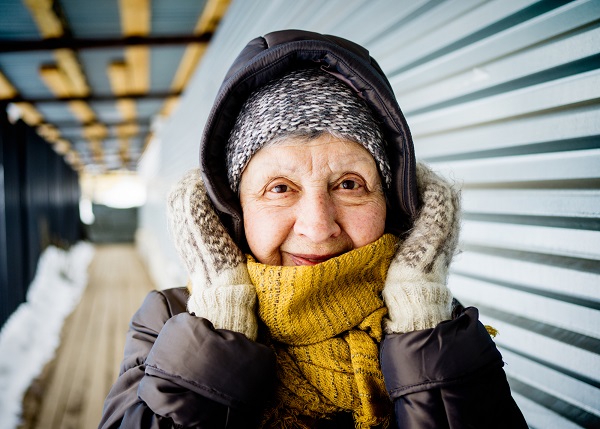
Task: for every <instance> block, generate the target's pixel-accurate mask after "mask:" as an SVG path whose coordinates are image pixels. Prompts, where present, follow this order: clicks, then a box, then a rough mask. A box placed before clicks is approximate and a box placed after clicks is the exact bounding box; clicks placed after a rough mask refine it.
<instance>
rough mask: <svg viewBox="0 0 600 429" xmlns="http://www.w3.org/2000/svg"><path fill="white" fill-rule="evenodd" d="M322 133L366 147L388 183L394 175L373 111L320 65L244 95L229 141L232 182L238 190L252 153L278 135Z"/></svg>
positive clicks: (234, 188)
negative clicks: (244, 99) (244, 98)
mask: <svg viewBox="0 0 600 429" xmlns="http://www.w3.org/2000/svg"><path fill="white" fill-rule="evenodd" d="M324 132H326V133H329V134H332V135H333V136H335V137H338V138H344V139H347V140H350V141H354V142H357V143H360V144H361V145H362V146H364V148H365V149H367V150H368V151H369V153H370V154H371V155H372V156H373V158H374V159H375V163H376V164H377V167H378V169H379V173H380V175H381V177H382V182H383V184H384V186H385V187H386V188H387V187H389V185H390V183H391V178H392V174H391V171H390V165H389V161H388V158H387V154H386V152H385V141H384V139H383V134H382V132H381V130H380V128H379V125H378V124H377V122H376V121H375V119H374V118H373V115H372V113H371V110H370V109H369V107H368V106H367V104H366V103H365V102H364V101H363V100H362V99H360V98H359V97H358V95H356V93H354V92H353V91H352V90H351V89H350V88H349V87H348V86H346V85H345V84H344V83H343V82H341V81H340V80H339V79H337V78H335V77H333V76H331V75H330V74H329V73H326V72H323V71H321V70H320V69H304V70H296V71H293V72H290V73H288V74H286V75H285V76H283V77H281V78H278V79H275V80H273V81H271V82H269V83H268V84H266V85H264V86H263V87H261V88H259V89H258V90H256V91H255V92H254V93H252V95H251V96H250V97H249V98H248V99H247V100H246V102H245V103H244V106H243V107H242V110H241V112H240V114H239V116H238V118H237V120H236V123H235V125H234V127H233V129H232V131H231V134H230V136H229V141H228V142H227V146H226V159H227V176H228V179H229V186H230V187H231V189H232V190H233V191H234V192H238V188H239V184H240V180H241V176H242V172H243V171H244V169H245V168H246V165H247V164H248V162H249V161H250V158H251V157H252V155H254V154H255V153H256V152H258V151H259V150H260V149H261V148H263V147H264V146H265V145H266V144H268V143H269V142H271V141H273V140H274V139H276V138H281V137H285V136H288V135H300V136H305V137H310V138H316V137H318V136H319V135H320V134H322V133H324Z"/></svg>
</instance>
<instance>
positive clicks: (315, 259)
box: [288, 253, 338, 265]
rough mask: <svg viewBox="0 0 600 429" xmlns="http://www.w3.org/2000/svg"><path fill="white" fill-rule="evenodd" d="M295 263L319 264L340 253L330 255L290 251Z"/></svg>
mask: <svg viewBox="0 0 600 429" xmlns="http://www.w3.org/2000/svg"><path fill="white" fill-rule="evenodd" d="M288 255H289V256H290V259H291V260H292V262H293V263H294V265H317V264H320V263H321V262H325V261H327V260H329V259H331V258H335V257H336V256H338V254H330V255H297V254H292V253H288Z"/></svg>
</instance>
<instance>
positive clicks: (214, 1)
mask: <svg viewBox="0 0 600 429" xmlns="http://www.w3.org/2000/svg"><path fill="white" fill-rule="evenodd" d="M230 2H231V0H208V2H207V3H206V6H204V10H203V12H202V14H201V15H200V18H199V19H198V22H197V23H196V27H195V28H194V33H195V34H203V33H213V32H214V31H215V30H216V28H217V26H218V25H219V22H220V21H221V19H222V18H223V16H224V15H225V13H226V12H227V8H228V7H229V3H230ZM206 47H207V45H206V43H193V44H190V45H189V46H188V47H187V48H186V50H185V52H184V54H183V58H182V59H181V62H180V63H179V67H178V68H177V72H176V73H175V77H174V78H173V82H171V89H172V90H173V91H182V90H183V89H184V88H185V86H186V85H187V83H188V81H189V80H190V78H191V77H192V75H193V73H194V70H195V68H196V66H197V65H198V63H199V62H200V59H201V58H202V56H203V55H204V52H205V51H206ZM176 105H177V100H174V99H172V98H170V99H168V100H167V101H166V102H165V104H164V106H163V108H162V110H161V114H162V115H165V116H168V115H170V114H171V112H172V111H173V110H174V107H175V106H176Z"/></svg>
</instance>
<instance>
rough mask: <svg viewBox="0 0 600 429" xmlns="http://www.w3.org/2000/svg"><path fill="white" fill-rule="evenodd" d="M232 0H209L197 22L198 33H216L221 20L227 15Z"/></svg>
mask: <svg viewBox="0 0 600 429" xmlns="http://www.w3.org/2000/svg"><path fill="white" fill-rule="evenodd" d="M229 3H231V0H208V2H206V6H204V11H203V12H202V15H200V19H199V20H198V22H197V23H196V28H194V32H195V33H196V34H202V33H214V32H215V30H216V29H217V27H218V26H219V22H220V21H221V19H222V18H223V17H224V16H225V13H226V12H227V8H228V7H229Z"/></svg>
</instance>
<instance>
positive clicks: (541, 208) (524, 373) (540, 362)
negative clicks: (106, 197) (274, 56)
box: [141, 0, 600, 429]
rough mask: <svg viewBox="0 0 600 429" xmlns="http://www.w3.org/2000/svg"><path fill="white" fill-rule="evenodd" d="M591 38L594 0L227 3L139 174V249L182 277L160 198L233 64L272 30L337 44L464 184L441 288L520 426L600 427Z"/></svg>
mask: <svg viewBox="0 0 600 429" xmlns="http://www.w3.org/2000/svg"><path fill="white" fill-rule="evenodd" d="M599 26H600V1H598V0H577V1H534V0H496V1H484V0H447V1H425V0H406V1H398V0H385V1H382V0H327V1H318V0H313V1H302V0H279V1H278V0H260V1H250V0H237V1H234V2H233V4H232V6H231V7H230V10H229V12H228V14H227V16H226V18H225V20H224V21H223V23H222V25H221V26H220V28H219V31H218V33H217V35H216V37H215V38H214V41H213V43H212V44H211V47H210V49H209V51H208V53H207V55H206V56H205V58H204V60H203V62H202V64H201V66H200V67H199V69H198V70H197V73H196V75H195V78H194V81H193V83H192V85H191V86H190V88H189V90H188V92H187V93H186V96H185V97H184V99H183V101H182V103H181V106H180V108H179V109H178V111H177V112H176V114H175V116H174V117H173V118H172V120H171V121H170V122H169V123H167V124H165V126H164V129H163V130H162V131H161V132H160V133H159V138H158V139H157V140H156V141H155V142H154V143H153V146H154V148H153V150H154V152H155V157H153V161H152V162H150V161H151V160H150V159H149V160H148V161H146V162H147V163H148V164H154V165H155V167H154V168H147V170H149V171H150V172H149V180H150V181H151V184H152V186H151V199H150V204H149V205H148V206H147V207H146V208H145V209H144V210H143V213H142V219H141V221H142V227H143V229H142V235H143V237H145V238H144V239H143V240H142V243H143V244H144V246H145V249H146V250H145V251H144V252H145V253H147V254H151V256H149V258H148V259H149V260H152V261H154V263H153V265H154V270H155V271H160V270H159V269H158V268H156V267H157V262H158V266H161V267H166V268H165V269H163V271H165V270H166V273H165V272H163V273H162V274H161V273H158V274H157V275H158V276H159V277H160V278H161V279H162V280H161V281H160V284H161V286H163V287H167V286H174V284H169V281H170V280H169V279H175V278H177V279H179V278H182V277H183V275H181V274H180V275H179V277H178V276H177V275H176V273H181V271H178V270H180V268H179V266H178V265H177V264H176V263H175V262H174V261H175V260H176V259H175V256H174V252H173V251H172V250H171V249H172V248H171V246H170V244H169V241H168V238H167V234H166V229H165V224H164V208H163V204H164V196H165V193H166V190H167V189H168V187H169V186H170V184H171V183H173V181H174V180H176V178H178V177H179V176H180V175H181V174H182V173H183V171H185V170H187V169H189V168H193V167H195V166H196V165H197V162H198V161H197V160H198V143H199V140H200V134H201V131H202V126H203V124H204V121H205V119H206V117H207V115H208V112H209V110H210V106H211V104H212V101H213V98H214V96H215V94H216V91H217V89H218V86H219V85H220V82H221V80H222V77H223V75H224V73H225V71H226V70H227V68H228V67H229V65H230V64H231V62H232V61H233V59H234V58H235V56H236V55H237V53H238V52H239V50H240V49H241V48H242V47H243V46H244V45H245V43H246V42H247V41H248V40H250V39H251V38H253V37H255V36H257V35H262V34H264V33H266V32H269V31H273V30H279V29H284V28H302V29H308V30H314V31H319V32H323V33H330V34H336V35H340V36H343V37H347V38H349V39H351V40H355V41H356V42H358V43H361V44H364V45H365V46H366V47H367V48H369V50H370V51H371V53H372V55H373V56H374V57H375V58H376V59H377V60H378V61H379V63H380V65H381V66H382V68H383V69H384V70H385V71H386V73H387V74H388V76H389V78H390V81H391V82H392V84H393V86H394V90H395V91H396V95H397V97H398V100H399V102H400V106H401V107H402V108H403V110H404V112H405V113H406V116H407V119H408V122H409V124H410V126H411V129H412V131H413V135H414V141H415V148H416V154H417V158H418V159H420V160H422V161H426V162H428V163H429V164H430V165H432V166H433V167H434V169H436V170H438V171H440V172H442V173H443V174H445V175H446V176H448V177H450V178H453V179H454V180H456V181H457V182H458V183H460V184H461V185H462V188H463V210H464V215H463V219H464V221H463V229H462V234H461V244H460V247H461V249H462V253H461V254H460V255H459V256H458V257H457V259H456V262H455V264H454V265H453V270H452V275H451V277H450V287H451V289H452V290H453V292H454V293H455V295H456V296H457V297H458V298H459V299H460V300H462V301H463V303H464V304H467V305H476V306H478V307H479V309H480V312H481V317H482V319H483V321H484V322H485V323H489V324H491V325H493V326H494V327H496V328H497V329H498V330H499V331H500V335H499V336H498V337H497V338H496V340H497V343H498V345H499V347H500V348H501V351H502V353H503V356H504V359H505V361H506V362H507V366H506V371H507V373H508V375H509V377H510V382H511V386H512V388H513V392H514V395H515V397H516V399H517V401H518V403H519V405H520V406H521V408H522V410H523V412H524V413H525V416H526V418H527V421H528V423H529V425H530V426H531V427H532V428H540V429H541V428H577V427H586V428H592V427H594V428H597V427H600V180H599V179H600V137H599V135H600V108H599V100H600V29H599ZM148 158H150V156H149V157H148ZM158 249H160V251H159V250H158ZM159 254H161V255H162V258H163V259H164V260H166V262H165V261H164V260H161V258H158V256H157V255H159Z"/></svg>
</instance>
